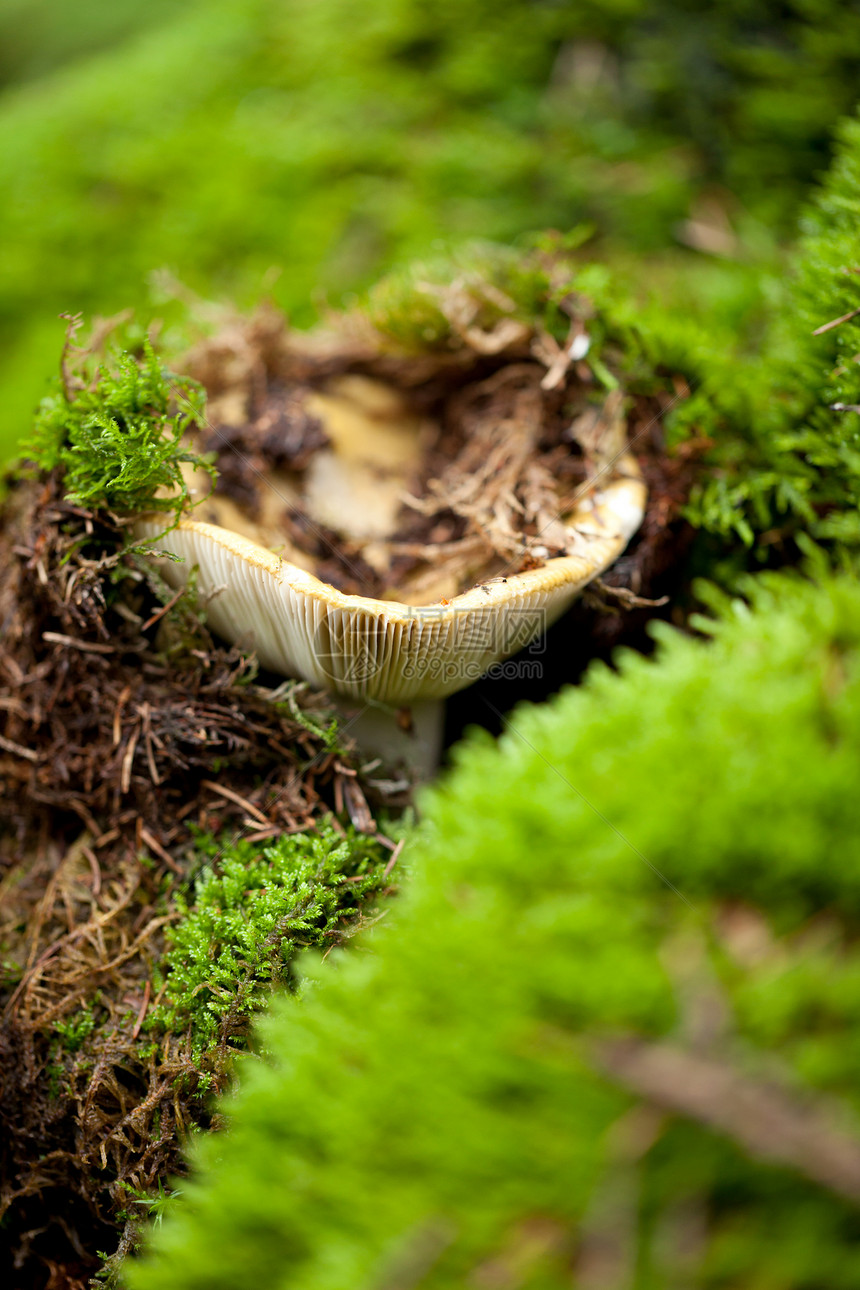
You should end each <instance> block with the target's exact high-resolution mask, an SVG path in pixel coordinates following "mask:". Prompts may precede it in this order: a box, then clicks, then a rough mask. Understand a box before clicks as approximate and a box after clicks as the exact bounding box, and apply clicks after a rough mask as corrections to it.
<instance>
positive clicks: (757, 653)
mask: <svg viewBox="0 0 860 1290" xmlns="http://www.w3.org/2000/svg"><path fill="white" fill-rule="evenodd" d="M748 591H749V595H750V597H751V600H752V607H750V605H749V604H748V603H745V602H741V601H739V600H734V601H730V600H724V601H723V602H722V603H721V605H720V608H719V615H718V619H717V621H716V622H712V623H711V624H710V625H709V627H708V631H709V633H710V634H711V635H712V637H713V639H712V640H710V641H703V640H701V639H698V640H695V639H690V638H688V637H683V636H681V635H679V634H677V633H675V632H673V631H671V630H670V629H668V628H665V627H664V628H663V629H661V632H660V645H659V650H658V654H657V657H656V660H652V661H649V660H645V659H643V658H641V657H639V656H634V655H625V656H624V658H623V660H622V661H621V667H620V672H619V673H617V674H616V673H613V672H610V671H609V670H608V669H607V668H605V667H599V668H595V669H593V670H592V672H591V673H590V674H589V678H588V680H587V682H586V684H585V685H584V686H582V687H581V688H579V689H577V690H573V691H568V692H566V693H564V694H562V695H561V696H560V697H559V698H558V699H557V700H556V701H554V702H553V703H551V704H549V705H546V706H544V707H541V708H535V709H527V708H526V709H522V710H520V711H518V712H517V713H515V715H514V716H513V718H512V720H511V722H510V726H509V730H508V733H507V734H506V735H505V736H504V737H503V738H502V740H501V742H500V743H499V744H498V745H494V744H493V743H491V741H490V740H489V739H487V738H479V737H477V736H475V737H473V738H472V739H471V740H469V741H467V742H466V743H465V744H464V745H462V746H461V747H460V749H459V751H458V755H457V758H456V761H457V764H456V767H455V769H454V771H453V773H451V774H450V775H449V776H448V777H447V778H446V779H444V780H443V781H442V782H441V783H440V784H439V786H438V787H437V788H436V789H434V790H433V792H432V793H431V794H430V795H429V796H428V798H427V800H426V802H425V806H426V810H427V822H426V825H425V827H424V831H423V836H422V838H421V840H420V842H419V844H418V845H417V846H414V847H413V849H412V864H413V866H414V878H413V881H412V883H411V885H410V888H409V890H408V891H407V893H406V895H405V896H404V899H403V902H402V904H401V905H400V906H399V908H398V910H397V911H396V912H395V913H393V915H392V918H391V919H389V920H388V921H387V923H386V925H385V927H384V929H382V931H380V932H377V933H374V935H373V937H372V939H371V940H370V942H369V948H370V949H372V951H373V952H372V953H370V954H363V955H357V954H351V955H350V956H349V957H348V958H346V957H345V958H344V959H343V961H342V962H341V964H340V967H339V970H338V971H337V972H336V973H328V972H327V973H326V976H325V981H324V984H323V983H322V980H320V979H319V977H318V969H317V968H316V967H315V966H314V965H313V964H309V963H307V961H306V962H305V964H304V971H305V972H306V973H307V974H308V975H309V977H310V979H311V980H313V981H315V982H316V981H317V980H320V983H319V986H318V988H316V989H314V990H313V992H312V993H310V994H309V995H308V996H307V997H306V998H305V1000H304V1001H303V1003H302V1004H301V1005H300V1007H298V1008H296V1007H295V1006H294V1005H293V1004H290V1005H289V1007H287V1006H286V1005H285V1004H283V1003H278V1002H276V1003H275V1005H274V1006H273V1008H272V1010H271V1013H270V1015H269V1017H268V1019H267V1021H266V1023H265V1025H264V1026H263V1028H262V1031H261V1043H262V1048H263V1050H264V1052H265V1054H266V1056H265V1059H263V1060H259V1061H254V1062H252V1063H248V1064H246V1065H245V1067H244V1068H243V1072H242V1078H241V1087H240V1089H239V1092H238V1095H237V1096H236V1097H235V1098H234V1099H231V1100H228V1101H227V1102H226V1103H225V1104H224V1105H223V1107H222V1109H223V1110H224V1111H225V1112H226V1114H227V1116H228V1118H229V1128H228V1129H227V1131H226V1132H224V1133H221V1134H219V1135H216V1136H214V1137H213V1138H212V1139H210V1140H208V1141H201V1142H199V1143H198V1144H197V1146H196V1148H195V1151H194V1161H195V1164H196V1167H197V1174H196V1177H195V1178H193V1179H192V1180H191V1181H190V1182H189V1183H188V1184H187V1185H186V1186H185V1194H184V1196H183V1197H182V1198H181V1200H180V1201H179V1202H178V1204H177V1205H176V1207H175V1212H174V1213H173V1215H171V1216H168V1217H167V1218H166V1220H165V1223H164V1225H163V1227H162V1229H161V1230H160V1232H159V1233H158V1235H157V1237H156V1239H155V1240H154V1241H153V1243H152V1251H151V1253H150V1255H149V1257H148V1259H147V1260H146V1261H145V1262H143V1263H142V1264H140V1265H139V1266H134V1265H133V1266H131V1267H130V1268H129V1269H128V1273H127V1275H128V1279H129V1281H130V1283H131V1284H132V1286H133V1287H135V1290H150V1287H153V1288H154V1287H156V1286H157V1287H158V1290H180V1288H181V1290H192V1288H195V1290H196V1288H197V1287H199V1288H200V1290H203V1287H206V1290H219V1287H222V1286H223V1287H224V1288H225V1290H226V1288H227V1287H230V1288H231V1290H235V1287H237V1286H245V1285H247V1286H251V1285H266V1286H271V1287H272V1288H273V1290H275V1288H276V1287H278V1288H280V1290H286V1288H287V1287H294V1286H295V1287H298V1286H311V1285H312V1286H314V1287H315V1290H347V1288H350V1290H351V1288H352V1287H355V1286H366V1285H379V1284H414V1285H420V1286H421V1287H422V1288H426V1290H447V1288H448V1287H453V1286H458V1287H459V1286H464V1285H473V1284H489V1283H491V1284H522V1285H534V1286H540V1287H542V1290H543V1288H545V1290H556V1287H557V1288H558V1290H561V1288H562V1287H568V1286H570V1285H571V1283H572V1279H573V1280H575V1278H576V1275H577V1273H578V1270H579V1269H580V1268H581V1267H582V1264H580V1262H579V1260H580V1259H585V1258H586V1257H587V1254H588V1250H589V1249H591V1250H593V1249H594V1248H595V1244H596V1248H598V1249H600V1250H605V1251H606V1252H607V1255H612V1256H613V1257H615V1258H617V1259H619V1260H623V1266H624V1267H626V1268H635V1269H636V1271H635V1274H632V1276H631V1280H630V1282H629V1284H634V1285H635V1286H637V1287H641V1288H642V1290H645V1288H646V1287H652V1286H661V1287H662V1286H666V1285H671V1284H691V1283H695V1284H697V1285H702V1286H707V1287H713V1288H714V1290H716V1288H717V1287H719V1288H721V1290H727V1288H728V1287H729V1286H736V1285H745V1286H755V1287H765V1286H780V1287H786V1288H788V1287H791V1288H792V1290H813V1287H816V1286H819V1285H822V1284H826V1285H828V1286H833V1287H838V1288H839V1290H848V1288H849V1287H852V1288H854V1287H857V1286H860V1257H858V1254H857V1250H858V1244H857V1241H858V1236H860V1225H858V1219H857V1215H856V1210H854V1209H853V1208H852V1207H850V1206H849V1205H847V1204H846V1203H845V1202H843V1201H842V1200H840V1199H839V1198H838V1197H836V1196H834V1195H833V1194H832V1193H830V1192H828V1191H827V1190H826V1189H824V1188H821V1187H819V1186H817V1185H816V1184H815V1183H814V1182H812V1181H810V1180H809V1179H808V1178H804V1177H802V1176H800V1175H799V1174H797V1173H793V1172H792V1171H790V1170H787V1169H782V1168H780V1167H779V1166H778V1165H776V1164H774V1163H769V1164H768V1163H764V1162H762V1161H760V1160H756V1159H754V1158H751V1157H750V1155H748V1154H747V1153H746V1152H745V1151H743V1150H741V1149H740V1148H739V1147H738V1145H737V1144H736V1142H734V1141H733V1140H732V1138H731V1136H729V1137H722V1136H720V1135H719V1134H717V1133H714V1132H713V1131H712V1130H711V1129H709V1128H708V1127H706V1125H705V1124H703V1123H699V1122H697V1121H694V1120H685V1119H683V1118H679V1117H676V1116H672V1115H669V1116H668V1117H666V1116H650V1115H644V1114H639V1113H637V1114H632V1115H631V1114H630V1111H631V1107H632V1106H633V1105H635V1099H634V1097H633V1096H632V1095H631V1094H630V1093H629V1092H628V1091H626V1090H625V1088H624V1087H623V1086H621V1084H620V1083H619V1081H618V1080H617V1079H616V1078H607V1076H606V1075H605V1074H603V1073H602V1071H601V1067H600V1061H599V1060H598V1059H597V1056H596V1054H598V1053H600V1052H601V1051H602V1049H601V1047H600V1046H601V1044H602V1043H603V1042H605V1041H606V1040H608V1039H611V1038H612V1037H614V1036H617V1035H618V1034H619V1033H621V1034H625V1035H634V1036H640V1037H649V1038H650V1039H652V1040H653V1039H660V1040H661V1041H665V1042H669V1043H671V1044H673V1045H676V1046H678V1047H680V1048H681V1049H687V1050H692V1051H695V1052H698V1053H699V1054H700V1055H702V1056H704V1057H705V1058H706V1059H707V1060H713V1061H715V1062H717V1063H728V1064H729V1065H730V1066H732V1067H734V1068H735V1069H737V1070H740V1071H742V1072H743V1073H744V1075H745V1077H747V1078H749V1079H752V1080H758V1081H761V1082H762V1084H763V1085H764V1086H767V1085H768V1084H769V1082H770V1081H771V1080H774V1079H776V1080H777V1082H779V1083H782V1084H783V1085H784V1086H785V1087H787V1088H788V1089H789V1096H790V1097H794V1098H796V1099H797V1106H798V1108H800V1109H799V1110H798V1114H799V1115H800V1116H801V1117H802V1116H803V1115H805V1114H806V1111H805V1110H804V1109H803V1108H804V1107H806V1106H807V1104H808V1103H807V1100H808V1099H809V1098H810V1097H814V1096H827V1097H830V1098H833V1099H834V1105H833V1107H832V1108H831V1111H832V1114H833V1115H834V1116H835V1117H836V1120H837V1122H838V1123H839V1124H842V1125H846V1126H849V1127H847V1128H846V1131H847V1132H851V1130H850V1125H851V1123H852V1122H853V1121H854V1120H856V1116H857V1114H858V1112H860V1097H858V1088H860V1045H858V1042H857V1035H858V1033H860V989H858V979H860V976H858V963H860V955H858V949H857V931H858V927H860V797H858V794H857V791H856V786H857V783H858V780H860V739H858V731H860V587H858V585H857V583H856V581H855V580H854V579H850V578H847V577H846V578H839V579H828V580H827V581H826V582H825V584H824V585H822V586H814V585H811V584H810V583H807V582H804V581H802V580H801V579H799V578H796V577H795V578H788V577H786V576H784V575H783V576H781V577H779V578H776V577H768V578H767V579H766V580H765V581H760V582H758V583H757V584H754V585H751V586H750V587H749V588H748ZM703 626H704V624H703ZM802 1168H803V1165H802V1164H801V1170H802ZM613 1266H614V1265H613ZM572 1269H573V1270H572ZM583 1275H584V1273H583ZM620 1275H621V1274H620V1273H619V1276H620ZM491 1276H492V1277H497V1278H498V1280H497V1281H491ZM503 1276H510V1278H512V1279H511V1280H502V1278H503ZM515 1277H519V1278H520V1280H519V1281H517V1280H516V1279H514V1278H515ZM610 1283H611V1284H615V1283H616V1282H615V1281H612V1282H610ZM620 1283H621V1282H619V1284H620ZM624 1284H628V1282H626V1281H625V1282H624Z"/></svg>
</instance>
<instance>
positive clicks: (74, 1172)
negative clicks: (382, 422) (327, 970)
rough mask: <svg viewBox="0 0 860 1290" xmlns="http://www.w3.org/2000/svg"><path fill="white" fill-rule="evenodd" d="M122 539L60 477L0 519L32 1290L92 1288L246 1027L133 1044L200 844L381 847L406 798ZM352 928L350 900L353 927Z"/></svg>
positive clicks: (0, 1244)
mask: <svg viewBox="0 0 860 1290" xmlns="http://www.w3.org/2000/svg"><path fill="white" fill-rule="evenodd" d="M120 546H121V532H120V531H119V530H118V529H117V528H116V527H115V526H114V525H113V523H112V522H111V521H110V519H109V518H107V517H104V516H100V515H97V514H93V513H87V512H85V511H82V510H81V509H79V508H76V507H73V506H70V505H69V504H68V503H66V502H65V501H64V500H63V497H62V489H61V484H60V482H59V481H58V479H57V478H56V477H55V476H52V477H50V478H46V479H41V480H39V481H38V482H34V481H30V482H26V483H20V482H19V483H18V484H16V485H14V486H13V487H12V488H11V491H10V493H9V496H8V498H7V500H6V502H5V505H4V507H3V509H2V515H0V633H2V640H3V647H2V651H0V897H2V904H0V944H2V951H3V969H4V974H3V982H2V994H0V1006H2V1009H3V1011H2V1022H0V1143H2V1147H0V1206H2V1209H3V1211H4V1223H3V1228H2V1235H0V1275H2V1276H3V1277H4V1281H5V1283H6V1284H14V1285H16V1286H19V1285H20V1286H22V1287H24V1286H27V1287H30V1286H34V1287H36V1286H39V1287H41V1286H46V1287H47V1286H51V1287H60V1286H68V1287H72V1286H76V1285H84V1284H86V1280H87V1278H88V1276H90V1275H91V1274H92V1272H93V1271H94V1270H95V1269H96V1268H97V1266H98V1257H97V1251H99V1250H106V1251H110V1250H111V1249H112V1248H114V1247H115V1246H116V1242H117V1239H118V1227H117V1225H118V1224H119V1227H120V1228H121V1227H122V1221H123V1220H122V1215H123V1213H124V1212H125V1211H128V1213H130V1214H132V1215H134V1214H135V1213H137V1214H138V1216H139V1213H140V1211H139V1209H138V1210H137V1211H136V1210H135V1205H134V1201H133V1198H132V1197H131V1194H130V1191H129V1189H130V1188H131V1189H134V1190H138V1191H141V1192H148V1191H151V1190H152V1189H153V1188H154V1187H156V1186H157V1185H158V1182H159V1180H161V1179H164V1178H165V1177H166V1176H167V1175H168V1174H169V1173H170V1172H171V1171H172V1170H173V1169H175V1168H176V1167H177V1164H178V1155H177V1153H178V1148H179V1145H180V1144H181V1142H182V1140H183V1139H184V1137H185V1136H186V1135H187V1133H188V1132H189V1131H190V1129H191V1128H192V1127H199V1126H205V1125H206V1124H207V1123H208V1111H207V1106H206V1101H205V1099H202V1098H201V1097H200V1092H201V1089H204V1088H212V1089H217V1088H219V1087H221V1086H222V1085H223V1083H224V1081H225V1079H227V1078H228V1074H229V1068H230V1055H231V1053H232V1052H233V1051H234V1050H235V1047H236V1045H237V1043H239V1044H240V1043H241V1042H242V1040H243V1038H244V1035H245V1033H246V1030H247V1017H246V1016H245V1015H243V1014H240V1013H239V1010H238V1009H237V1010H236V1011H235V1012H230V1013H228V1015H227V1016H226V1017H225V1018H224V1019H223V1022H222V1023H221V1027H220V1031H219V1042H218V1044H217V1045H216V1047H215V1049H214V1050H213V1051H211V1052H210V1053H208V1054H206V1055H205V1056H204V1058H203V1059H202V1060H200V1059H197V1058H195V1055H194V1054H193V1052H192V1049H191V1044H190V1039H189V1036H188V1035H187V1034H174V1033H159V1034H157V1035H155V1036H147V1035H146V1034H145V1032H144V1030H143V1027H144V1025H145V1019H146V1015H147V1011H148V1010H149V1009H150V1008H151V1007H152V1005H153V1004H154V1003H156V1002H157V999H156V992H155V990H154V989H153V986H152V982H153V979H154V970H155V968H156V965H157V964H158V962H159V960H160V958H161V956H162V954H163V949H164V934H165V929H166V927H167V926H168V925H169V924H170V922H171V920H173V919H174V918H175V917H176V913H175V909H174V907H173V904H172V896H171V894H172V892H174V891H175V890H176V889H177V888H182V887H184V886H185V885H186V883H187V877H188V872H189V867H190V865H191V864H192V863H193V862H194V832H193V830H194V829H195V828H196V829H199V830H203V831H204V832H205V833H206V834H207V835H211V834H214V835H216V836H224V835H227V836H231V835H233V836H242V837H249V838H252V839H254V840H256V841H258V842H259V843H260V845H261V846H262V845H264V844H265V842H266V841H267V840H269V839H272V838H274V837H276V836H281V835H283V834H284V833H285V832H296V831H299V830H304V829H309V828H313V827H314V826H315V824H316V823H317V822H318V821H319V819H320V818H321V816H323V815H327V814H328V813H329V812H333V813H334V814H335V816H336V817H339V818H340V819H341V820H342V821H344V822H345V823H348V822H350V821H351V822H352V824H353V826H354V827H355V828H357V829H359V830H360V831H363V832H370V833H374V834H375V833H376V831H377V825H376V823H375V820H374V811H375V810H376V809H377V807H379V806H380V805H383V806H384V805H386V804H387V805H390V804H392V803H396V801H397V800H398V799H397V797H396V793H395V794H392V792H391V786H390V785H385V784H383V783H382V782H380V781H374V780H373V778H372V768H371V772H370V774H368V773H366V772H365V771H363V770H362V768H361V765H360V762H359V760H358V759H357V758H356V756H355V755H354V752H353V751H352V750H351V748H350V746H349V741H348V738H346V737H344V738H340V737H338V736H335V735H334V733H333V731H332V728H331V727H330V719H331V713H330V710H329V707H328V704H327V701H326V700H325V698H324V697H323V696H321V695H319V694H315V693H312V692H310V691H308V690H307V688H306V687H303V686H298V685H291V684H289V683H288V684H287V685H286V686H282V687H281V688H280V689H279V690H272V689H271V688H269V687H267V686H266V685H264V684H262V683H261V681H260V679H259V678H257V677H255V669H254V664H253V661H252V660H249V659H248V658H246V657H244V656H242V655H241V654H239V653H238V652H237V651H235V650H230V649H226V648H223V647H221V646H219V645H217V644H216V643H215V642H214V641H213V640H212V639H211V638H210V637H209V635H208V633H207V631H206V630H205V628H204V627H203V626H202V625H201V622H200V620H199V618H198V616H197V613H196V612H195V609H194V607H193V605H192V604H191V603H189V602H188V600H187V598H183V599H181V600H179V601H178V602H177V601H176V599H175V598H174V603H173V604H172V605H171V604H170V603H169V602H168V603H167V604H165V603H162V601H163V599H164V597H160V596H159V595H158V594H157V593H158V587H157V585H156V584H155V583H154V582H153V580H152V578H151V577H148V576H147V575H145V573H144V572H143V566H139V565H137V564H136V563H135V562H134V559H133V558H132V557H130V556H128V555H124V556H123V555H119V554H118V550H119V548H120ZM273 684H276V682H275V681H273ZM401 788H402V786H401ZM380 837H381V835H380ZM380 845H382V846H383V847H389V848H390V844H387V843H385V842H384V841H381V843H380ZM349 890H350V889H349V888H348V887H345V891H347V892H348V891H349ZM352 890H355V889H354V888H353V889H352ZM361 917H362V915H361V912H360V910H359V909H358V908H356V907H355V902H354V901H352V902H351V900H350V898H349V897H348V896H347V897H346V898H345V900H344V918H343V932H344V934H346V933H348V931H349V930H350V927H351V924H353V923H355V921H356V920H357V919H358V920H360V919H361ZM133 1226H134V1224H133V1222H132V1227H133ZM131 1230H132V1228H129V1233H131Z"/></svg>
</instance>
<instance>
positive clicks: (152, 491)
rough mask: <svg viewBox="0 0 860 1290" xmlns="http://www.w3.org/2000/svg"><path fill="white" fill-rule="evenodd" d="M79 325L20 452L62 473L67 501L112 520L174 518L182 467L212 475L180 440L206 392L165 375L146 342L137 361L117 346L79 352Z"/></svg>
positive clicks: (179, 505)
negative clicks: (100, 354)
mask: <svg viewBox="0 0 860 1290" xmlns="http://www.w3.org/2000/svg"><path fill="white" fill-rule="evenodd" d="M77 326H79V320H78V319H73V320H71V322H70V325H69V330H68V334H67V338H66V345H65V347H64V350H63V359H62V363H61V376H60V377H59V378H58V380H57V382H56V386H55V388H54V390H53V391H52V392H51V393H50V394H49V395H47V396H46V397H45V398H44V399H43V400H42V403H41V405H40V407H39V410H38V412H37V414H36V421H35V427H34V432H33V436H32V438H31V440H30V441H29V443H28V444H27V446H26V448H25V454H26V457H27V458H28V460H30V461H31V462H33V463H34V464H35V465H36V467H38V468H39V469H41V470H44V471H50V470H55V469H58V468H59V469H60V470H62V472H63V478H64V487H65V494H66V499H67V500H68V501H70V502H72V503H73V504H74V505H77V506H83V507H86V508H88V509H91V510H106V511H109V512H110V513H111V514H112V515H114V516H115V517H117V518H119V519H123V518H125V517H128V516H131V515H138V514H141V513H144V512H146V511H158V512H163V513H170V514H171V515H172V518H173V523H174V524H175V523H176V522H177V521H178V519H179V516H180V515H181V513H182V511H183V510H184V509H185V508H186V507H187V506H188V505H189V504H190V500H191V499H190V492H189V487H188V483H187V481H186V479H185V477H184V475H183V471H182V466H183V464H186V463H189V464H191V465H192V466H194V467H195V468H203V469H205V470H207V471H208V472H209V474H210V475H213V473H214V471H213V467H212V466H211V464H210V462H209V460H208V459H207V458H206V457H204V456H201V455H200V454H199V453H195V452H193V451H191V450H190V449H189V447H188V445H187V443H186V441H185V436H186V434H187V432H188V431H189V430H190V429H191V428H192V426H194V425H196V424H198V423H199V422H200V421H202V420H203V417H204V408H205V394H204V391H203V389H202V387H201V386H200V385H199V384H198V383H197V381H194V380H192V379H191V378H190V377H186V376H178V375H177V374H176V373H174V372H171V371H170V370H169V369H168V368H167V367H166V366H165V365H164V364H163V363H162V361H161V359H160V358H159V356H158V355H157V354H156V352H155V349H154V348H153V345H152V342H151V341H150V340H149V339H145V340H144V342H143V347H142V352H141V354H140V357H139V358H138V357H136V356H135V355H134V354H131V353H129V352H127V351H125V350H122V349H115V350H114V351H113V352H112V353H110V354H109V355H108V357H107V358H106V359H105V360H104V361H102V362H97V363H95V364H94V363H93V362H92V360H91V359H87V358H86V357H84V356H83V354H84V351H74V347H73V346H72V341H73V338H74V333H75V330H76V329H77ZM73 352H75V353H77V355H78V361H77V363H76V364H74V365H73V364H72V362H71V360H70V355H71V354H72V353H73Z"/></svg>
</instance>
